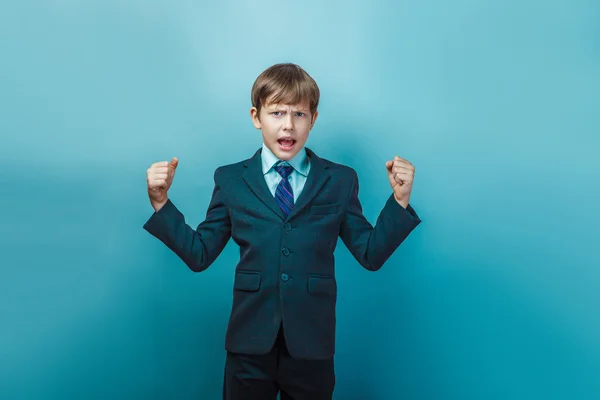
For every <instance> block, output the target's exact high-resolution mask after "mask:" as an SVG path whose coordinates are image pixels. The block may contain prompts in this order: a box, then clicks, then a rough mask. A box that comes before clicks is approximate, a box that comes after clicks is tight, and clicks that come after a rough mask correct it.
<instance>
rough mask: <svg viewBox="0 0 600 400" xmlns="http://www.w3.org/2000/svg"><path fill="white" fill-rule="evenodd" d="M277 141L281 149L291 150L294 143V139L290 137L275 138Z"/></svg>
mask: <svg viewBox="0 0 600 400" xmlns="http://www.w3.org/2000/svg"><path fill="white" fill-rule="evenodd" d="M277 143H279V148H280V149H281V150H291V149H292V148H293V147H294V145H295V144H296V141H295V140H294V139H292V138H284V139H279V140H277Z"/></svg>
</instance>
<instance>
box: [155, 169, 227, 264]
mask: <svg viewBox="0 0 600 400" xmlns="http://www.w3.org/2000/svg"><path fill="white" fill-rule="evenodd" d="M173 160H175V161H173ZM173 160H172V161H171V162H170V163H167V162H166V161H165V162H162V163H155V164H153V167H151V168H150V169H149V170H148V194H149V197H150V202H151V204H152V206H153V207H154V209H155V212H154V214H152V216H151V217H150V218H149V219H148V221H146V223H145V224H144V229H145V230H146V231H148V232H149V233H150V234H152V235H153V236H155V237H156V238H158V239H159V240H160V241H162V242H163V243H164V244H165V245H166V246H167V247H169V248H170V249H171V250H172V251H173V252H174V253H175V254H177V255H178V256H179V258H181V260H183V262H184V263H185V264H186V265H187V266H188V267H189V268H190V269H191V270H192V271H194V272H200V271H204V270H205V269H207V268H208V267H209V266H210V265H211V264H212V263H213V262H214V261H215V260H216V258H217V257H218V256H219V254H221V252H222V251H223V249H224V248H225V245H226V244H227V242H228V241H229V238H230V237H231V221H230V219H229V213H228V211H227V207H226V206H225V203H224V201H223V193H222V192H221V189H220V186H219V182H220V180H219V172H220V170H219V169H218V168H217V170H216V171H215V173H214V184H215V185H214V189H213V193H212V198H211V200H210V204H209V206H208V210H207V212H206V218H205V219H204V221H202V222H201V223H200V224H199V225H198V226H197V228H196V229H193V228H192V227H191V226H189V225H188V224H187V223H186V222H185V218H184V216H183V214H182V213H181V212H180V211H179V210H178V209H177V207H175V204H173V203H172V202H171V200H170V199H169V198H168V196H167V195H166V193H167V191H168V189H169V188H170V186H171V183H172V180H173V176H174V174H175V168H177V159H173ZM156 164H159V166H157V167H154V166H155V165H156ZM170 169H172V170H170ZM162 179H164V181H162Z"/></svg>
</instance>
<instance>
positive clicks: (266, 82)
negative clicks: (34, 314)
mask: <svg viewBox="0 0 600 400" xmlns="http://www.w3.org/2000/svg"><path fill="white" fill-rule="evenodd" d="M319 96H320V92H319V87H318V86H317V82H315V80H314V79H313V78H312V77H311V76H310V75H308V73H306V71H304V70H303V69H302V68H301V67H300V66H299V65H296V64H291V63H284V64H275V65H273V66H271V67H269V68H267V69H266V70H265V71H263V72H262V73H261V74H260V75H259V76H258V78H256V81H255V82H254V85H252V94H251V100H252V106H253V107H256V109H257V110H258V114H260V109H261V107H262V106H264V105H266V104H300V103H302V102H304V101H308V105H309V107H310V112H311V114H314V112H315V111H316V110H317V107H318V106H319ZM267 102H268V103H267Z"/></svg>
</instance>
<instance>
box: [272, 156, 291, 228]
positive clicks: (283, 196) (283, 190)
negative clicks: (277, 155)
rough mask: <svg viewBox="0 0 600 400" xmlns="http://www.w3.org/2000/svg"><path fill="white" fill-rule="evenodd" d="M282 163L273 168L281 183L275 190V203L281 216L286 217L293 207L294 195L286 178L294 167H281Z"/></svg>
mask: <svg viewBox="0 0 600 400" xmlns="http://www.w3.org/2000/svg"><path fill="white" fill-rule="evenodd" d="M282 163H283V161H280V162H279V163H278V165H276V166H275V170H276V171H277V172H279V175H281V181H280V182H279V185H277V189H275V201H276V202H277V204H278V205H279V208H281V211H283V214H284V215H285V216H286V217H287V216H288V214H289V213H290V211H291V210H292V207H294V194H293V192H292V186H291V185H290V182H289V181H288V176H290V174H291V173H292V171H293V170H294V167H292V166H289V165H282Z"/></svg>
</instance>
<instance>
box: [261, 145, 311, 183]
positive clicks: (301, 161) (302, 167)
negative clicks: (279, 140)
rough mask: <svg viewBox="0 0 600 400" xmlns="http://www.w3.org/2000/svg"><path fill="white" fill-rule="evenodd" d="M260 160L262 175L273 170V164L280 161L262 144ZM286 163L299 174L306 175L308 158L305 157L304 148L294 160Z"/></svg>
mask: <svg viewBox="0 0 600 400" xmlns="http://www.w3.org/2000/svg"><path fill="white" fill-rule="evenodd" d="M261 158H262V171H263V175H264V174H266V173H267V172H269V171H270V170H271V168H273V167H274V166H275V164H277V162H279V161H280V160H279V159H278V158H277V156H276V155H275V154H273V152H272V151H271V150H270V149H269V148H268V147H267V145H266V144H265V143H264V142H263V145H262V152H261ZM287 163H288V164H289V165H291V166H292V167H294V169H295V170H296V171H298V172H299V173H300V174H302V175H304V176H307V175H308V173H307V171H308V157H307V155H306V149H305V148H304V147H303V148H302V150H300V151H299V152H298V154H296V155H295V156H294V158H292V159H291V160H289V161H287Z"/></svg>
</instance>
